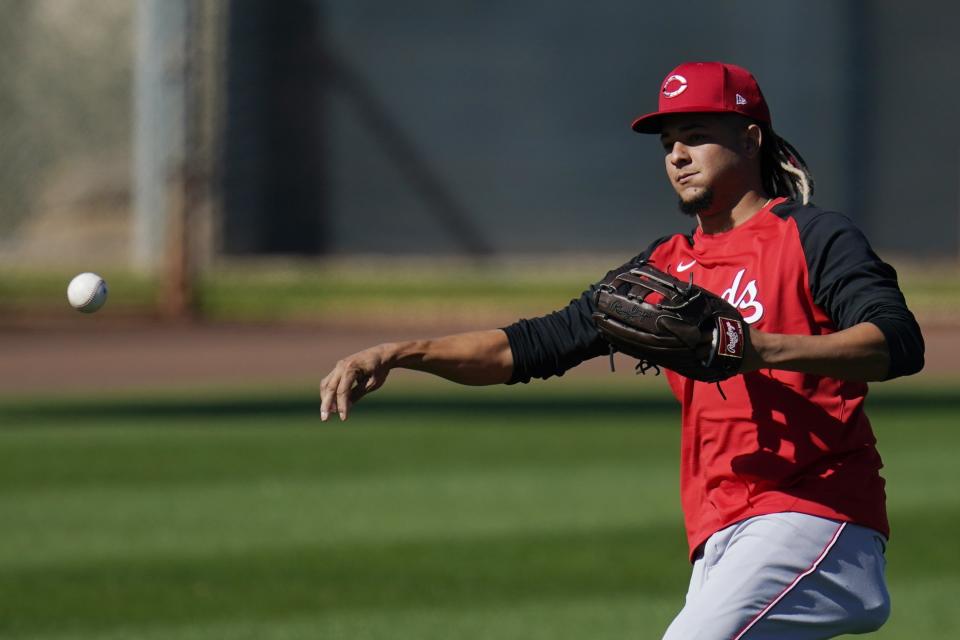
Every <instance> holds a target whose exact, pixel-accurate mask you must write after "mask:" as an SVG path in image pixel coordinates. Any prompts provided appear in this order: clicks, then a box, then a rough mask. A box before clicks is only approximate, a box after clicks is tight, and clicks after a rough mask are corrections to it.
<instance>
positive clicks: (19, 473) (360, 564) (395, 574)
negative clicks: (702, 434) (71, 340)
mask: <svg viewBox="0 0 960 640" xmlns="http://www.w3.org/2000/svg"><path fill="white" fill-rule="evenodd" d="M955 388H956V387H954V388H953V389H949V388H944V389H942V390H937V389H923V388H920V387H916V386H901V385H888V386H886V387H885V386H883V385H880V386H878V387H877V390H876V392H875V394H874V397H872V398H871V400H872V403H871V406H872V411H871V414H872V417H873V421H874V426H875V429H876V431H877V432H878V436H879V438H880V442H881V453H882V454H883V455H884V457H885V460H886V462H887V469H886V474H885V475H886V477H887V479H888V489H889V503H890V513H891V518H892V521H893V527H894V534H893V540H892V544H891V546H890V548H889V552H888V559H889V567H888V574H889V579H890V585H891V589H892V592H893V597H894V613H893V617H892V619H891V621H890V623H889V624H888V625H887V627H885V629H884V630H883V631H882V632H881V633H879V634H877V635H876V636H874V637H877V638H886V639H894V638H905V639H906V638H909V639H910V640H915V639H917V638H950V637H957V633H958V630H960V611H958V609H957V607H956V604H957V601H958V598H960V548H958V545H957V535H958V531H960V492H958V488H960V465H958V464H957V461H956V451H958V450H960V429H958V428H957V426H958V420H957V416H958V410H960V394H957V393H956V392H955ZM657 389H660V387H659V386H658V387H657ZM317 409H318V407H317V401H316V398H315V397H314V396H313V395H312V394H311V393H307V392H303V393H300V392H297V391H291V392H281V393H275V394H265V393H260V394H251V393H240V392H238V393H236V394H228V393H215V394H207V395H204V394H198V393H192V394H184V395H177V394H169V393H168V394H164V395H155V396H150V397H111V398H102V399H97V398H86V399H83V400H77V399H69V398H60V399H56V398H54V399H50V398H37V399H35V400H17V401H13V400H5V401H3V402H2V403H0V514H2V515H0V517H2V521H0V637H3V638H10V639H14V638H36V639H39V638H44V639H58V640H63V639H67V638H75V639H78V640H79V639H92V638H98V639H105V638H106V639H118V640H119V639H121V638H122V639H124V640H133V639H137V638H150V639H154V638H156V639H161V638H162V639H164V640H168V639H172V640H178V639H181V640H186V639H208V638H231V639H248V638H249V639H258V640H261V639H278V640H279V639H301V638H302V639H307V638H310V639H316V638H344V639H351V640H354V639H375V638H384V639H387V638H389V639H391V640H398V639H402V638H410V639H417V640H424V639H432V638H437V639H439V638H444V639H447V638H461V639H473V638H476V639H479V638H490V639H497V640H504V639H514V638H516V639H518V640H519V639H521V638H522V639H531V638H533V639H537V638H550V639H568V638H569V639H578V640H582V639H585V638H590V639H592V640H602V639H606V638H610V639H613V638H616V639H618V640H620V639H622V638H659V637H660V633H661V632H662V631H663V629H664V628H665V626H666V625H667V624H668V622H669V620H670V619H671V617H672V615H673V614H674V613H675V611H676V609H677V608H678V606H679V605H680V604H681V601H682V595H683V593H684V589H685V584H686V580H687V572H688V566H687V563H686V559H685V546H684V541H683V534H682V528H681V519H680V513H679V510H678V505H677V502H678V489H677V477H678V471H677V463H676V459H677V442H678V433H677V420H678V416H677V413H678V412H677V410H676V408H675V406H674V404H673V402H672V400H671V399H669V398H667V397H665V396H664V395H663V394H662V392H661V391H659V390H650V389H649V385H647V384H645V383H644V384H641V385H637V386H636V387H633V386H623V385H616V386H613V387H600V386H598V385H596V384H586V383H579V382H576V381H572V380H563V381H560V382H559V383H558V384H553V385H551V384H544V385H534V386H532V387H530V388H527V389H522V388H508V389H504V388H494V389H461V388H458V387H455V386H453V385H446V384H422V385H421V384H409V383H408V384H401V383H398V384H397V385H396V386H395V387H394V388H392V389H391V388H390V387H389V386H388V388H387V389H385V390H384V391H382V392H381V393H380V394H379V395H378V396H374V397H371V398H370V399H369V400H368V401H366V403H364V404H361V405H360V406H359V407H357V409H356V412H355V414H354V416H353V417H352V418H351V421H350V422H349V423H348V424H347V425H340V424H333V423H327V424H321V423H320V422H319V419H318V416H317V413H318V410H317Z"/></svg>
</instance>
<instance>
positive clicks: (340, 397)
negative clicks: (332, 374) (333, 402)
mask: <svg viewBox="0 0 960 640" xmlns="http://www.w3.org/2000/svg"><path fill="white" fill-rule="evenodd" d="M356 378H357V370H356V369H352V368H348V369H347V370H346V371H345V372H344V374H343V375H341V376H340V382H339V384H337V389H336V397H337V410H338V413H339V414H340V421H341V422H343V421H345V420H346V419H347V414H348V413H349V412H350V391H351V390H352V389H353V383H354V381H355V380H356Z"/></svg>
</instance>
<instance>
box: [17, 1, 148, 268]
mask: <svg viewBox="0 0 960 640" xmlns="http://www.w3.org/2000/svg"><path fill="white" fill-rule="evenodd" d="M134 8H135V7H134V5H133V3H131V2H129V0H98V1H97V2H86V1H85V0H2V1H0V16H2V19H0V149H2V150H3V158H4V161H3V169H2V171H0V256H2V258H3V260H4V262H15V263H17V264H29V265H37V266H45V265H50V264H57V263H60V262H64V261H77V260H79V259H82V258H90V256H91V253H95V254H96V255H97V258H98V260H100V259H102V260H105V261H110V262H125V261H126V260H127V259H128V253H129V222H130V216H129V209H130V208H129V203H130V194H131V177H130V176H131V174H130V157H131V126H130V125H131V101H130V87H131V80H132V74H133V64H132V61H133V55H132V54H133V31H132V23H133V14H134Z"/></svg>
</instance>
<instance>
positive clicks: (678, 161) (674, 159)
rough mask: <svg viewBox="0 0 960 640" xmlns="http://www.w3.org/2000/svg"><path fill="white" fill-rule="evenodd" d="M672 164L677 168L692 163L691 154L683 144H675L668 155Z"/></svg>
mask: <svg viewBox="0 0 960 640" xmlns="http://www.w3.org/2000/svg"><path fill="white" fill-rule="evenodd" d="M668 159H669V160H670V164H672V165H673V166H675V167H682V166H684V165H686V164H688V163H689V162H690V153H689V150H688V149H687V147H686V145H684V144H683V143H682V142H674V143H673V147H671V148H670V153H669V154H668Z"/></svg>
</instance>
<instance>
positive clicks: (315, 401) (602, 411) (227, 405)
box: [0, 389, 960, 427]
mask: <svg viewBox="0 0 960 640" xmlns="http://www.w3.org/2000/svg"><path fill="white" fill-rule="evenodd" d="M886 410H892V411H899V410H904V411H918V410H919V411H929V410H950V411H958V412H960V393H955V392H950V391H937V390H922V389H921V390H913V391H907V392H905V391H896V392H893V393H890V392H887V393H880V394H876V393H875V394H871V396H870V397H869V398H868V400H867V411H868V412H875V411H886ZM353 411H354V414H355V415H358V416H359V415H366V416H379V415H390V416H394V417H395V416H397V415H400V414H421V413H429V414H438V413H460V414H469V415H482V414H491V415H502V414H503V413H505V412H509V413H510V414H511V415H513V416H517V417H523V416H535V415H536V416H542V415H548V414H550V413H560V414H564V415H591V416H594V417H600V416H612V415H620V416H622V415H625V414H630V413H636V414H638V415H641V414H642V415H644V416H651V414H657V415H658V416H671V415H677V416H679V405H678V404H677V402H676V401H675V400H674V399H673V397H671V396H667V395H651V394H649V393H647V394H640V395H636V396H632V395H630V394H629V392H626V391H625V392H623V393H620V392H617V393H610V392H603V393H598V394H590V393H588V392H577V393H573V394H571V393H569V392H560V393H544V392H543V391H542V390H538V391H537V392H535V393H533V394H530V395H524V394H523V393H522V392H521V393H515V392H514V393H509V394H504V393H495V392H494V393H491V392H490V391H489V390H485V391H482V392H478V393H477V394H476V396H473V395H472V394H471V393H469V392H461V393H442V394H425V393H422V392H418V393H414V394H409V395H399V394H396V393H393V394H384V395H374V396H371V397H370V398H367V399H365V400H364V401H363V402H362V403H361V404H359V405H358V406H357V407H356V408H355V409H354V410H353ZM319 412H320V399H319V395H314V394H302V395H284V396H280V397H263V396H254V397H243V396H231V397H226V396H222V395H221V396H214V397H209V398H204V397H197V398H178V397H170V398H150V399H108V400H54V401H50V402H43V401H37V402H30V403H25V402H8V403H3V404H0V427H4V426H18V425H19V424H22V423H24V422H27V423H29V422H30V421H32V420H44V419H50V420H61V419H62V420H67V419H69V420H71V421H73V422H77V421H82V422H86V421H94V420H111V419H134V420H136V419H140V418H148V419H164V418H189V417H196V418H209V417H223V418H231V417H236V418H243V417H256V416H282V417H297V416H303V417H312V416H318V415H319Z"/></svg>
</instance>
